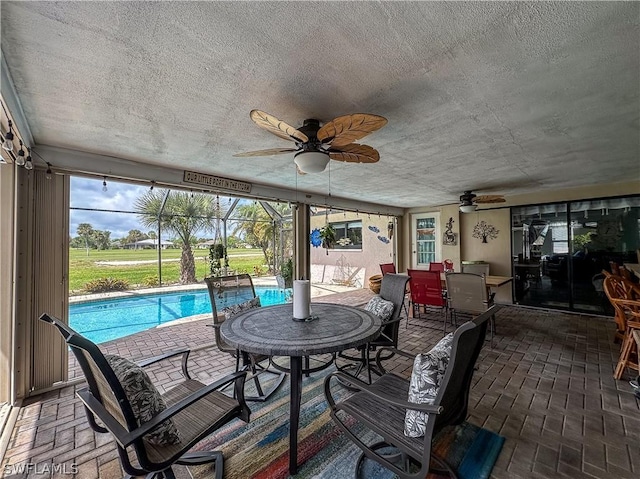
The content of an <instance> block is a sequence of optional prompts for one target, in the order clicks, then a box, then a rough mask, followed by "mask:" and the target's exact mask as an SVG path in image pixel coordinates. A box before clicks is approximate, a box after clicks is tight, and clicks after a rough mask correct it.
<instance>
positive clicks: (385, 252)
mask: <svg viewBox="0 0 640 479" xmlns="http://www.w3.org/2000/svg"><path fill="white" fill-rule="evenodd" d="M358 220H360V221H362V249H358V250H354V249H352V250H349V249H329V250H326V249H325V248H323V247H321V246H320V247H317V248H314V247H313V246H311V281H312V282H318V283H335V282H339V281H340V280H341V279H342V278H343V277H344V274H345V272H346V271H349V274H348V275H349V276H350V275H352V274H353V275H354V277H353V280H354V281H355V285H356V286H362V287H368V282H369V278H370V277H371V276H373V275H376V274H380V263H392V262H394V242H395V239H394V238H392V239H391V240H389V241H388V242H385V241H383V240H381V239H379V237H380V238H383V239H387V240H388V239H389V238H388V231H387V225H388V223H389V221H393V218H391V217H388V216H380V217H379V216H377V215H367V214H357V213H352V212H347V213H346V214H345V213H342V212H341V213H332V214H329V215H328V216H327V217H326V218H325V215H324V214H317V215H315V216H312V217H311V230H313V229H314V228H318V229H320V228H322V227H323V226H324V225H325V224H326V223H327V222H328V223H341V222H344V221H358ZM375 229H377V230H378V231H377V232H376V231H375ZM345 264H348V266H345Z"/></svg>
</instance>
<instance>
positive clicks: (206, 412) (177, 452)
mask: <svg viewBox="0 0 640 479" xmlns="http://www.w3.org/2000/svg"><path fill="white" fill-rule="evenodd" d="M40 320H41V321H44V322H46V323H49V324H52V325H53V326H55V327H56V328H57V329H58V331H59V332H60V334H61V335H62V337H63V338H64V339H65V341H66V343H67V344H68V345H69V347H70V348H71V351H72V352H73V353H74V355H75V356H76V358H77V360H78V363H79V364H80V367H81V368H82V371H83V373H84V375H85V378H86V381H87V384H88V387H86V388H84V389H81V390H80V391H78V393H77V394H78V396H79V397H80V400H81V401H82V402H83V403H84V406H85V412H86V414H87V419H88V421H89V425H90V426H91V428H92V429H93V430H94V431H96V432H98V433H106V432H109V433H111V434H112V435H113V437H114V439H115V440H116V445H117V450H118V455H119V456H120V463H121V464H122V468H123V469H124V471H125V473H126V474H128V476H127V477H133V476H141V475H146V476H147V478H167V479H171V478H175V475H174V473H173V470H172V465H174V464H183V465H196V464H206V463H214V464H215V478H216V479H222V475H223V457H222V453H221V452H219V451H204V452H193V453H188V452H187V451H188V450H189V449H191V448H192V447H193V446H194V445H195V444H196V443H197V442H199V441H200V440H202V439H203V438H205V437H206V436H208V435H209V434H211V433H212V432H213V431H215V430H216V429H219V428H220V427H221V426H223V425H224V424H227V423H228V422H230V421H231V420H233V419H235V418H240V419H242V420H243V421H245V422H249V415H250V413H251V411H250V410H249V408H248V407H247V404H246V402H245V400H244V392H243V391H244V381H245V377H246V374H247V373H246V372H236V373H234V374H230V375H228V376H225V377H224V378H222V379H220V380H218V381H216V382H214V383H213V384H210V385H208V386H207V385H204V384H202V383H201V382H199V381H197V380H195V379H191V378H190V376H189V373H188V371H187V358H188V355H189V351H188V350H186V351H177V352H173V353H168V354H164V355H162V356H158V357H154V358H151V359H148V360H146V361H142V362H139V363H138V365H139V366H141V367H144V366H148V365H150V364H154V363H157V362H158V361H161V360H163V359H167V358H170V357H174V356H179V355H182V371H183V374H184V376H185V380H184V381H183V382H182V383H180V384H178V385H176V386H175V387H174V388H172V389H170V390H169V391H167V392H166V393H164V394H162V399H163V400H164V402H165V403H166V406H167V408H166V409H165V410H164V411H162V412H160V413H159V414H158V415H156V416H154V417H153V418H152V419H151V420H149V421H147V422H144V423H143V424H139V420H138V418H136V416H135V414H134V412H133V411H134V409H133V408H132V403H131V402H129V399H128V398H127V395H126V394H125V390H124V387H123V385H122V383H121V382H120V381H119V380H118V378H117V376H116V373H115V372H114V370H113V369H112V367H111V365H110V363H109V361H108V360H107V358H105V356H104V355H103V354H102V352H101V351H100V349H99V348H98V346H96V345H95V344H94V343H92V342H91V341H89V340H88V339H87V338H85V337H83V336H81V335H80V334H78V333H76V332H75V331H74V330H73V329H71V328H70V327H68V326H67V325H65V324H63V323H62V322H61V321H60V320H59V319H57V318H54V317H52V316H49V315H47V314H43V315H42V316H40ZM229 384H233V385H234V386H235V392H236V398H235V399H233V398H230V397H229V396H226V395H224V394H222V393H221V392H219V391H218V389H221V388H223V387H226V386H227V385H229ZM96 418H97V419H99V420H100V422H101V423H102V424H103V426H102V425H99V424H98V422H97V420H96ZM168 419H170V420H171V421H172V422H173V424H174V425H175V427H176V429H177V431H178V433H179V435H180V441H179V442H178V443H177V444H169V445H164V446H160V445H154V444H151V443H150V442H148V441H147V440H146V439H147V438H148V434H149V433H151V432H153V431H154V430H156V428H157V427H158V426H161V425H162V424H163V423H165V421H166V420H168ZM165 424H166V423H165Z"/></svg>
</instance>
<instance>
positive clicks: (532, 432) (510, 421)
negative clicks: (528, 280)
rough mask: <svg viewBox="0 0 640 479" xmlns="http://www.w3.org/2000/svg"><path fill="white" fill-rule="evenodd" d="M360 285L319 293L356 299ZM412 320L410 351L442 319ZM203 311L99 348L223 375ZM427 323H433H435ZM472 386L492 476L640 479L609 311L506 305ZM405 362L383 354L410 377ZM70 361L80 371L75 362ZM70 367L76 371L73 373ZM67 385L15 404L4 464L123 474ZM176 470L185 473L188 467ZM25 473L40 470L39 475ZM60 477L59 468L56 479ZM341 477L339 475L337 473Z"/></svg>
mask: <svg viewBox="0 0 640 479" xmlns="http://www.w3.org/2000/svg"><path fill="white" fill-rule="evenodd" d="M370 295H371V293H370V292H369V291H367V290H361V291H356V292H352V293H343V294H338V295H332V296H325V297H322V298H318V301H335V302H341V303H346V304H363V303H365V302H366V301H367V299H368V298H369V297H370ZM431 316H432V317H433V318H434V319H432V320H429V319H424V320H419V319H416V318H411V320H410V321H409V324H408V325H405V322H404V321H403V323H402V325H401V329H400V348H401V349H404V350H407V351H411V352H414V353H418V352H421V351H424V350H427V349H429V348H430V347H431V346H432V345H433V344H435V343H436V342H437V341H438V339H440V338H441V337H442V323H437V322H436V321H437V318H438V317H439V316H440V315H439V313H433V314H432V315H431ZM208 322H210V319H209V318H207V317H206V315H205V316H203V317H201V318H196V319H195V320H191V321H184V322H181V323H178V324H171V325H168V326H164V327H161V328H156V329H153V330H149V331H145V332H142V333H138V334H135V335H133V336H130V337H127V338H123V339H120V340H117V341H112V342H110V343H107V344H105V345H104V349H105V350H107V351H109V352H111V353H116V354H121V355H124V356H127V357H130V358H133V359H139V358H142V357H148V356H152V355H154V354H156V353H157V352H158V351H166V350H172V349H178V348H183V347H189V348H192V349H193V350H194V351H193V353H192V355H191V359H190V362H189V366H190V368H189V369H190V371H191V372H192V374H193V375H194V376H196V377H198V378H199V379H200V380H202V381H203V382H212V381H213V380H215V379H216V378H218V377H220V376H221V375H224V374H225V373H229V372H230V371H232V369H233V367H234V361H233V359H232V358H231V357H230V356H229V355H226V354H221V353H220V352H218V351H217V349H216V348H215V346H213V334H212V331H211V329H210V328H207V327H206V326H205V324H206V323H208ZM426 326H435V329H432V328H428V327H426ZM496 329H497V332H496V337H495V340H494V343H493V348H492V347H491V346H490V344H489V341H487V343H486V345H485V347H484V349H483V350H482V352H481V355H480V358H479V360H478V371H477V372H476V374H475V375H474V384H473V388H472V391H471V394H470V404H469V406H470V407H469V413H470V417H469V421H471V422H473V423H475V424H477V425H480V426H483V427H486V428H487V429H490V430H492V431H495V432H497V433H499V434H501V435H503V436H505V437H506V442H505V445H504V448H503V450H502V452H501V454H500V457H499V458H498V461H497V463H496V465H495V467H494V469H493V473H492V477H495V478H514V477H515V478H562V477H566V478H569V477H570V478H581V477H584V478H592V477H597V478H611V477H616V478H637V477H640V405H639V401H638V400H636V399H635V397H634V396H633V393H632V391H631V387H630V386H629V384H628V380H629V379H631V375H630V373H629V372H628V371H627V372H626V375H625V377H624V380H621V381H616V380H614V379H613V371H614V368H615V364H616V362H617V356H618V351H619V346H618V345H616V344H614V343H613V332H614V329H615V328H614V323H613V321H612V320H611V319H605V318H597V317H592V316H582V315H575V314H565V313H561V312H546V311H541V310H534V309H526V308H519V307H505V308H503V309H502V310H501V311H499V313H498V315H497V318H496ZM411 366H412V365H411V364H410V362H409V363H408V362H406V361H405V360H401V359H393V360H390V361H388V362H387V367H388V368H389V369H391V370H393V371H394V372H396V373H398V374H400V375H403V376H407V377H408V376H409V375H410V373H411ZM70 367H71V368H72V370H73V371H77V367H76V365H75V363H74V361H73V360H71V361H70ZM150 373H151V377H152V379H153V380H154V381H155V383H156V384H157V385H158V386H159V388H160V389H161V390H164V389H166V388H170V387H171V386H172V385H173V384H174V383H175V382H176V381H179V380H180V365H179V361H178V360H176V361H173V362H170V363H169V364H164V365H156V366H154V367H152V368H150ZM73 374H74V375H75V374H76V372H74V373H73ZM78 387H80V386H68V387H65V388H62V389H59V390H56V391H52V392H48V393H45V394H41V395H39V396H35V397H31V398H28V399H26V400H25V401H24V404H23V407H22V409H21V410H20V412H19V416H18V420H17V422H16V425H15V427H14V429H13V432H12V435H11V438H10V442H9V447H8V449H7V452H6V454H5V457H4V458H3V461H2V463H1V464H0V466H2V468H1V469H0V475H2V471H4V466H5V464H8V463H10V464H16V463H27V462H35V463H39V464H42V463H55V464H68V465H69V466H70V465H71V464H77V465H78V473H77V474H76V477H78V478H80V479H92V478H97V477H100V478H106V479H110V478H118V477H121V476H122V472H121V470H120V466H119V463H118V459H117V454H116V450H115V447H114V445H113V442H112V440H111V439H110V437H109V436H108V435H97V434H94V433H93V432H92V431H91V429H89V426H88V424H87V421H86V419H85V415H84V411H83V409H82V407H81V404H80V402H79V400H78V399H76V398H75V396H74V394H75V390H76V388H78ZM177 472H178V476H179V477H186V478H188V477H190V476H189V474H188V471H187V470H186V469H181V470H179V471H177ZM32 477H38V478H42V477H47V476H46V475H38V476H32ZM65 477H68V476H65ZM337 479H339V478H337Z"/></svg>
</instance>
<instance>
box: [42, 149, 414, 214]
mask: <svg viewBox="0 0 640 479" xmlns="http://www.w3.org/2000/svg"><path fill="white" fill-rule="evenodd" d="M35 149H36V151H37V152H38V154H39V155H40V156H41V157H42V158H43V162H44V161H46V162H49V163H51V165H52V167H53V169H54V170H56V171H60V172H61V173H69V174H79V175H91V176H100V177H102V176H107V177H109V178H113V179H120V180H125V181H132V182H142V183H143V182H151V181H153V182H154V184H155V185H156V186H158V187H169V188H179V189H184V190H194V191H202V192H209V191H211V192H214V193H215V192H219V193H221V194H226V195H230V196H235V197H239V198H249V199H262V200H266V201H280V202H291V203H300V204H309V205H322V206H329V207H333V208H337V209H342V210H347V211H359V212H360V213H370V214H380V215H387V216H402V215H403V214H404V209H403V208H398V207H394V206H389V205H385V204H378V203H368V202H363V201H358V200H353V199H349V198H341V197H339V196H336V195H335V194H332V195H331V196H328V195H325V194H318V193H314V192H308V191H302V190H298V191H296V190H293V189H285V188H277V187H273V186H269V185H263V184H259V183H251V191H250V192H249V193H238V192H235V191H228V190H223V189H215V188H212V189H211V190H209V189H208V188H206V187H197V186H194V185H192V184H188V183H185V182H184V170H180V169H175V168H168V167H161V166H157V165H151V164H147V163H140V162H136V161H133V160H127V159H124V158H117V157H111V156H105V155H97V154H94V153H86V152H81V151H76V150H70V149H67V148H59V147H54V146H41V145H37V146H36V147H35ZM35 166H36V167H38V166H43V165H42V164H40V165H35ZM203 173H204V172H203ZM230 179H234V178H230ZM241 181H245V180H241Z"/></svg>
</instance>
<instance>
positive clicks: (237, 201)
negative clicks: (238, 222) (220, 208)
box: [222, 198, 240, 223]
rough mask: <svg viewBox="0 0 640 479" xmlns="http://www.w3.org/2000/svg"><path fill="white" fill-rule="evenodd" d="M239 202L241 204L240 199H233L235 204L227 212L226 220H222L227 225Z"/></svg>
mask: <svg viewBox="0 0 640 479" xmlns="http://www.w3.org/2000/svg"><path fill="white" fill-rule="evenodd" d="M239 202H240V198H234V199H233V203H231V206H230V207H229V209H228V210H227V214H225V215H224V218H222V221H224V222H225V223H226V222H227V220H228V219H229V218H230V217H231V213H233V210H235V209H236V206H238V203H239Z"/></svg>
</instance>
